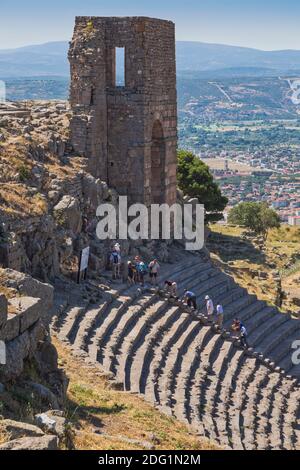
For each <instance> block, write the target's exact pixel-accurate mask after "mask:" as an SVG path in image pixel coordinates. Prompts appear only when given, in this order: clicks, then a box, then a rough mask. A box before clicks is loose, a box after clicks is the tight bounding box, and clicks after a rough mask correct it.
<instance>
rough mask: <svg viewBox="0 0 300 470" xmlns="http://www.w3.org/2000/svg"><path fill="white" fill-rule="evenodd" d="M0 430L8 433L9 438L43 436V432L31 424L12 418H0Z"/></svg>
mask: <svg viewBox="0 0 300 470" xmlns="http://www.w3.org/2000/svg"><path fill="white" fill-rule="evenodd" d="M0 430H1V431H4V432H5V433H7V434H9V436H10V439H11V440H13V439H20V438H21V437H39V436H44V434H45V433H44V432H43V431H42V430H41V429H40V428H39V427H37V426H33V425H32V424H27V423H20V422H19V421H13V420H12V419H3V420H0Z"/></svg>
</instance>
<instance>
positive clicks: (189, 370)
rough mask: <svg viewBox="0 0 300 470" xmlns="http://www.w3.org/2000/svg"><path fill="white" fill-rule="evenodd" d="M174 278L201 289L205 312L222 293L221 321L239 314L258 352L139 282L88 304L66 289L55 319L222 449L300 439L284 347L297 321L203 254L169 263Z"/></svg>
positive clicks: (128, 382) (91, 356)
mask: <svg viewBox="0 0 300 470" xmlns="http://www.w3.org/2000/svg"><path fill="white" fill-rule="evenodd" d="M168 277H170V278H172V279H174V280H176V281H177V283H178V288H179V294H180V295H182V293H183V291H184V288H189V289H192V290H193V291H194V292H195V293H196V294H197V298H198V306H199V311H200V312H203V311H204V308H205V301H204V298H205V295H207V294H209V295H211V297H212V298H213V299H214V302H215V303H217V302H221V303H222V304H223V306H224V308H225V323H224V326H225V328H227V329H228V328H229V327H230V325H231V323H232V320H233V318H235V317H238V318H241V319H242V320H243V322H244V323H245V325H246V327H247V330H248V333H249V338H248V339H249V343H250V346H252V347H253V348H254V351H257V353H254V354H252V353H251V352H249V351H243V350H242V349H241V348H239V347H237V345H236V344H235V342H233V341H232V340H230V339H228V337H227V336H226V335H224V334H222V335H220V334H217V333H215V331H214V330H213V328H211V326H209V325H207V324H205V322H203V321H202V320H201V318H200V317H199V314H198V315H195V314H193V313H189V312H187V311H186V310H184V309H183V308H182V307H181V306H180V305H177V304H176V303H174V302H173V303H172V302H170V301H169V300H168V299H166V298H165V297H164V296H161V295H159V293H157V292H155V291H154V290H147V289H146V290H143V291H141V290H140V289H138V288H137V286H133V287H128V286H126V285H119V286H118V285H114V290H111V291H110V292H105V294H103V296H102V299H101V300H100V301H99V303H97V304H91V305H89V304H88V303H87V302H84V301H81V302H79V301H78V299H75V300H73V302H71V301H70V300H69V302H64V301H62V300H61V298H60V299H59V300H60V301H59V302H58V304H59V313H60V314H59V315H58V317H57V318H56V321H55V323H54V328H56V330H57V331H58V335H59V337H60V338H61V339H62V340H65V341H68V342H69V343H70V344H71V345H72V348H73V350H74V353H75V354H81V355H85V356H86V358H87V361H90V362H94V363H99V364H101V365H102V366H103V368H104V369H105V370H107V371H110V372H112V373H113V374H114V375H115V377H116V379H117V380H118V382H121V383H123V386H124V390H127V391H131V392H137V393H142V394H144V396H145V398H146V399H147V400H148V401H149V402H151V403H153V404H155V405H156V406H157V407H158V408H160V409H161V410H162V411H163V412H165V413H167V414H169V415H173V416H175V417H176V418H178V419H180V420H181V421H183V422H186V423H187V424H188V425H190V426H191V427H192V428H193V429H194V430H196V431H197V432H198V433H199V434H200V435H203V436H206V437H208V438H210V439H213V440H214V441H216V442H218V443H219V444H220V445H221V446H223V447H225V448H227V447H229V448H234V449H296V448H299V425H300V420H299V418H300V416H299V386H298V379H299V377H300V370H299V366H297V365H294V364H292V363H291V360H290V357H291V354H292V352H293V351H292V350H291V349H290V350H289V349H287V348H290V347H291V344H292V342H293V341H294V340H295V339H298V334H299V328H300V322H298V321H296V320H292V319H291V318H290V317H289V316H287V315H283V314H281V313H279V312H278V311H277V310H276V309H275V308H273V307H269V306H268V305H267V304H266V303H264V302H262V301H259V300H258V299H257V298H256V297H255V296H253V295H249V294H248V293H247V291H246V290H245V289H242V288H241V287H239V286H238V285H237V284H235V282H234V281H233V279H232V278H231V277H230V276H227V275H226V274H224V273H222V272H221V271H219V270H218V269H217V268H216V267H215V266H214V265H213V264H211V263H210V262H204V261H202V260H201V258H200V257H198V256H197V255H186V256H185V258H184V259H183V260H182V261H179V262H178V263H175V264H173V265H166V266H165V267H164V268H163V270H162V273H161V278H162V279H166V278H168ZM71 300H72V299H71ZM282 368H284V369H285V371H283V370H282ZM293 372H294V374H292V373H293ZM287 373H288V374H290V375H294V377H293V376H290V375H288V374H287Z"/></svg>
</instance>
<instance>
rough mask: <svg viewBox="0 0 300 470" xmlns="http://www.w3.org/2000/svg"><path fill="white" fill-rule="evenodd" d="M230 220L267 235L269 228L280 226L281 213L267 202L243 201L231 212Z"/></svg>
mask: <svg viewBox="0 0 300 470" xmlns="http://www.w3.org/2000/svg"><path fill="white" fill-rule="evenodd" d="M228 222H229V223H231V224H235V225H241V226H243V227H246V228H249V229H250V230H253V231H254V232H255V233H257V234H259V233H260V234H263V235H264V237H266V236H267V234H268V231H269V229H271V228H278V227H280V218H279V215H278V214H277V213H276V212H275V211H274V209H271V208H270V207H269V206H268V204H267V203H265V202H241V203H240V204H238V205H237V206H235V207H233V209H231V211H230V212H229V216H228Z"/></svg>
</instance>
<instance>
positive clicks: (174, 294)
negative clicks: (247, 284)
mask: <svg viewBox="0 0 300 470" xmlns="http://www.w3.org/2000/svg"><path fill="white" fill-rule="evenodd" d="M109 259H110V264H111V266H112V275H113V279H118V278H120V277H121V265H122V258H121V248H120V245H119V243H116V244H115V245H114V246H113V249H112V252H111V254H110V258H109ZM159 272H160V264H159V262H158V260H157V259H153V260H152V261H151V262H150V263H149V264H147V263H146V262H145V261H143V259H142V258H141V256H135V258H134V259H133V260H129V261H128V262H127V282H128V284H129V285H135V284H140V285H141V286H144V285H145V279H146V277H147V276H149V281H150V283H151V285H153V286H158V283H159ZM164 290H165V292H166V294H167V295H168V296H169V297H170V298H173V299H175V300H178V301H179V300H180V301H181V302H182V304H183V305H187V306H188V307H189V308H190V309H192V310H194V311H195V310H197V296H196V294H195V293H194V292H193V291H191V290H189V289H186V290H185V291H184V294H183V297H182V299H179V296H178V289H177V283H176V281H174V280H172V279H167V280H165V281H164ZM205 305H206V315H205V316H206V319H207V321H208V322H209V323H212V324H213V325H214V327H215V329H216V330H217V331H219V332H221V331H222V328H223V321H224V308H223V306H222V304H221V303H218V304H217V306H216V308H215V305H214V302H213V300H212V299H211V297H210V296H209V295H206V296H205ZM231 331H232V332H233V334H234V335H236V337H237V338H239V340H240V343H241V345H242V346H243V347H244V348H248V347H249V345H248V341H247V330H246V327H245V325H244V324H243V323H242V322H241V320H239V319H237V318H236V319H234V321H233V324H232V325H231Z"/></svg>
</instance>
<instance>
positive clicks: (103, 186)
mask: <svg viewBox="0 0 300 470" xmlns="http://www.w3.org/2000/svg"><path fill="white" fill-rule="evenodd" d="M82 191H83V197H84V199H85V203H86V204H87V205H88V206H89V207H91V208H92V209H94V210H96V209H97V207H98V206H99V205H100V204H101V202H103V201H105V200H107V199H108V196H109V192H108V186H107V183H105V182H104V181H101V180H100V179H96V178H94V177H93V176H92V175H88V174H87V175H84V177H83V181H82Z"/></svg>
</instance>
